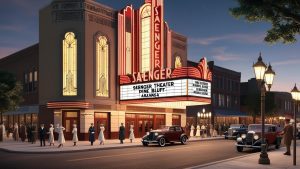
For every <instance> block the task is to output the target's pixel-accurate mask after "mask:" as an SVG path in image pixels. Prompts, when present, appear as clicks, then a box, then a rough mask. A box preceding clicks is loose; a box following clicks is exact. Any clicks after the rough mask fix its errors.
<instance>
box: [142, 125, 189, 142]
mask: <svg viewBox="0 0 300 169" xmlns="http://www.w3.org/2000/svg"><path fill="white" fill-rule="evenodd" d="M187 140H188V136H187V135H186V134H185V132H184V130H183V128H182V127H180V126H167V127H164V128H161V129H158V130H152V131H151V132H149V133H148V134H147V135H145V136H144V137H143V138H142V143H143V145H144V146H148V145H149V144H151V143H153V144H158V145H159V146H161V147H163V146H165V145H166V143H174V142H180V143H181V144H186V142H187Z"/></svg>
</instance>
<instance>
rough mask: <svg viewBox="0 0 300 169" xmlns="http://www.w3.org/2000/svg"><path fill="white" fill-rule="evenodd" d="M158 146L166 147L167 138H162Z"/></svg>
mask: <svg viewBox="0 0 300 169" xmlns="http://www.w3.org/2000/svg"><path fill="white" fill-rule="evenodd" d="M158 145H159V146H161V147H164V146H165V145H166V139H165V138H163V137H162V138H160V139H159V141H158Z"/></svg>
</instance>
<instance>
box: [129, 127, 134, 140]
mask: <svg viewBox="0 0 300 169" xmlns="http://www.w3.org/2000/svg"><path fill="white" fill-rule="evenodd" d="M129 133H130V134H129V139H130V143H132V140H133V139H134V129H133V125H130V129H129Z"/></svg>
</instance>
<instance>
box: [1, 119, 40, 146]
mask: <svg viewBox="0 0 300 169" xmlns="http://www.w3.org/2000/svg"><path fill="white" fill-rule="evenodd" d="M35 130H36V127H35V125H33V124H27V125H25V124H23V123H21V124H20V125H18V123H15V124H14V125H10V126H9V127H8V128H7V129H6V127H5V125H4V123H1V124H0V133H1V134H0V135H1V136H0V138H1V139H0V141H3V140H4V139H6V138H9V137H11V136H12V138H13V140H15V141H19V140H21V141H22V142H24V141H25V140H26V138H27V140H28V142H30V143H32V144H33V143H35V140H36V139H35V133H36V131H35Z"/></svg>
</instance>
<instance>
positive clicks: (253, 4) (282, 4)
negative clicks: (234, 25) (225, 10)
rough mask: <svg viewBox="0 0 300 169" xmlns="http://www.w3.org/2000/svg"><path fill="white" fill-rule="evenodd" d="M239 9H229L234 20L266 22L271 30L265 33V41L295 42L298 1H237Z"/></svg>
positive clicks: (299, 30) (299, 20)
mask: <svg viewBox="0 0 300 169" xmlns="http://www.w3.org/2000/svg"><path fill="white" fill-rule="evenodd" d="M237 1H238V3H239V7H235V8H230V12H231V14H232V15H233V16H235V17H236V18H240V17H244V18H245V19H246V20H248V21H250V22H260V21H267V22H270V23H271V24H272V28H271V29H270V30H268V31H267V35H266V37H265V41H266V42H269V43H274V42H277V41H281V42H283V43H294V42H296V41H297V40H296V37H295V36H296V35H299V33H300V1H299V0H237Z"/></svg>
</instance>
